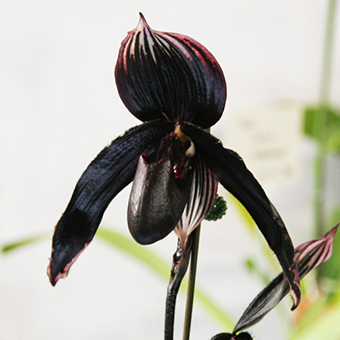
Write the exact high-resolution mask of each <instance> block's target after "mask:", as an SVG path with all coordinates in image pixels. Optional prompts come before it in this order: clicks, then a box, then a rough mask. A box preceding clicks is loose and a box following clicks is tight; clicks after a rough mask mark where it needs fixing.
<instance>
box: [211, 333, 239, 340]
mask: <svg viewBox="0 0 340 340" xmlns="http://www.w3.org/2000/svg"><path fill="white" fill-rule="evenodd" d="M234 339H235V338H233V335H232V334H230V333H219V334H216V335H215V336H213V337H212V338H211V339H210V340H234Z"/></svg>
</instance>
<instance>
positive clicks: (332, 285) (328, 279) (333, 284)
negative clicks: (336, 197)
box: [320, 206, 340, 300]
mask: <svg viewBox="0 0 340 340" xmlns="http://www.w3.org/2000/svg"><path fill="white" fill-rule="evenodd" d="M338 223H340V206H339V207H337V208H335V209H334V210H333V212H332V214H331V218H330V222H329V224H330V225H336V224H338ZM339 259H340V234H339V235H335V238H334V243H333V252H332V256H331V257H330V259H329V260H328V261H327V262H325V263H324V264H323V265H322V266H321V267H320V274H321V278H322V289H323V290H324V291H325V292H327V293H328V297H329V298H330V299H331V300H333V299H335V298H337V297H338V296H339V294H340V292H339V287H340V261H339Z"/></svg>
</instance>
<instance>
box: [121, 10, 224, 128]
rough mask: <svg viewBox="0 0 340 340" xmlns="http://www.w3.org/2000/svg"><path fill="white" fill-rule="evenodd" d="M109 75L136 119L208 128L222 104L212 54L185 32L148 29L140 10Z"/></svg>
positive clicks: (221, 88) (221, 83)
mask: <svg viewBox="0 0 340 340" xmlns="http://www.w3.org/2000/svg"><path fill="white" fill-rule="evenodd" d="M115 77H116V83H117V87H118V91H119V94H120V96H121V98H122V100H123V102H124V104H125V105H126V107H127V108H128V109H129V110H130V111H131V113H132V114H134V115H135V116H136V117H137V118H138V119H140V120H142V121H149V120H153V119H164V118H165V119H168V120H172V121H176V122H182V121H187V122H192V123H193V124H196V125H198V126H201V127H203V128H208V127H210V126H212V125H213V124H215V123H216V122H217V121H218V120H219V119H220V117H221V115H222V112H223V109H224V105H225V101H226V84H225V80H224V76H223V72H222V70H221V68H220V66H219V64H218V63H217V61H216V59H215V58H214V57H213V55H212V54H211V53H210V52H209V51H208V50H207V49H206V48H205V47H204V46H202V45H201V44H200V43H198V42H197V41H195V40H193V39H191V38H189V37H187V36H184V35H181V34H176V33H165V32H159V31H154V30H152V29H151V28H150V27H149V26H148V24H147V23H146V21H145V19H144V17H143V15H142V14H141V18H140V21H139V23H138V25H137V27H136V28H135V29H134V30H133V31H131V32H129V33H128V36H127V37H126V38H125V39H124V41H123V42H122V45H121V48H120V51H119V55H118V60H117V65H116V69H115Z"/></svg>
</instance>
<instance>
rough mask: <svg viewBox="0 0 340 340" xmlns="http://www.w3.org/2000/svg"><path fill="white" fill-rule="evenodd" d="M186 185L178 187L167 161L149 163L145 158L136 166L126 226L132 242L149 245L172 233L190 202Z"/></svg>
mask: <svg viewBox="0 0 340 340" xmlns="http://www.w3.org/2000/svg"><path fill="white" fill-rule="evenodd" d="M186 177H187V178H186V180H187V181H188V184H187V185H184V186H183V185H182V186H181V185H179V184H178V180H176V178H175V174H174V170H173V165H172V162H171V160H170V159H169V158H167V159H162V160H160V161H157V162H154V163H149V162H148V160H147V159H145V157H144V156H141V157H140V159H139V162H138V167H137V171H136V175H135V178H134V180H133V185H132V189H131V194H130V200H129V207H128V225H129V229H130V232H131V235H132V236H133V238H134V239H135V240H136V241H137V242H138V243H140V244H150V243H153V242H156V241H158V240H160V239H162V238H164V237H165V236H167V235H168V234H169V233H170V232H171V231H172V230H174V228H175V226H176V225H177V223H178V221H179V219H180V218H181V215H182V212H183V209H184V207H185V205H186V203H187V201H188V199H189V189H190V182H191V181H190V177H191V176H190V174H187V176H186Z"/></svg>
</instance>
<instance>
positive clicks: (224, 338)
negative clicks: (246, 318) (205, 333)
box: [211, 332, 253, 340]
mask: <svg viewBox="0 0 340 340" xmlns="http://www.w3.org/2000/svg"><path fill="white" fill-rule="evenodd" d="M252 339H253V338H252V337H251V336H250V334H249V333H245V332H242V333H240V334H238V335H235V334H230V333H220V334H217V335H215V336H214V337H212V338H211V340H252Z"/></svg>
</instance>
